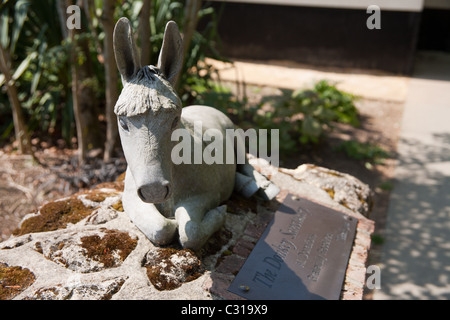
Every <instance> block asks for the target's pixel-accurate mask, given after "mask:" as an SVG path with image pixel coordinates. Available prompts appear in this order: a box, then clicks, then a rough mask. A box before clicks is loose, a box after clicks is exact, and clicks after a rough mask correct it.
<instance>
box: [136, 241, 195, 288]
mask: <svg viewBox="0 0 450 320" xmlns="http://www.w3.org/2000/svg"><path fill="white" fill-rule="evenodd" d="M144 266H145V267H146V268H147V277H148V279H149V280H150V282H151V283H152V284H153V286H155V288H156V289H158V290H160V291H162V290H173V289H176V288H178V287H180V286H181V285H182V284H183V283H185V282H190V281H193V280H195V279H197V278H198V277H200V276H201V275H202V273H203V271H204V269H203V267H202V263H201V261H200V260H199V259H198V258H197V257H196V256H195V254H194V253H193V252H192V251H191V250H188V249H183V250H177V249H174V248H160V249H157V250H155V251H150V252H148V253H147V255H146V258H145V261H144Z"/></svg>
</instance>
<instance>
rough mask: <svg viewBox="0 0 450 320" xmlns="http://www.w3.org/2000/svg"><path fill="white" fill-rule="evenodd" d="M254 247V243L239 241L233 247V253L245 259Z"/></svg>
mask: <svg viewBox="0 0 450 320" xmlns="http://www.w3.org/2000/svg"><path fill="white" fill-rule="evenodd" d="M254 247H255V243H254V242H252V241H249V240H245V239H240V240H239V241H238V242H237V243H236V245H235V246H234V248H233V253H235V254H237V255H238V256H241V257H243V258H247V257H248V255H249V254H250V252H252V250H253V248H254Z"/></svg>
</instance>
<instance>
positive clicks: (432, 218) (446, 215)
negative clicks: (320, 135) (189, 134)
mask: <svg viewBox="0 0 450 320" xmlns="http://www.w3.org/2000/svg"><path fill="white" fill-rule="evenodd" d="M213 62H214V65H215V66H216V67H217V68H218V69H220V77H221V79H222V80H226V81H239V82H246V83H249V84H255V85H262V86H264V85H267V86H274V84H276V86H277V87H281V88H287V89H298V88H301V87H302V86H309V87H310V86H311V84H312V83H313V82H315V81H317V80H321V79H329V80H333V81H337V82H339V83H338V87H339V88H340V89H342V90H345V91H348V92H351V93H353V94H356V95H361V96H363V97H365V98H372V99H377V100H392V101H396V102H405V106H404V115H403V123H402V131H401V134H400V137H399V143H398V163H397V168H396V172H395V177H396V183H395V188H394V190H393V191H392V194H391V201H390V207H389V211H388V217H387V225H386V230H385V234H384V238H385V244H384V246H383V255H382V264H381V265H380V267H381V289H379V290H375V292H374V299H450V55H442V54H434V55H433V54H431V55H430V54H427V55H423V54H420V55H419V59H418V60H417V65H416V70H415V73H414V76H413V77H412V78H408V77H397V76H388V75H383V74H380V75H367V74H358V73H337V72H331V71H321V70H312V69H307V68H304V67H302V66H299V67H298V68H297V67H296V66H292V65H283V64H282V63H274V64H272V65H271V64H258V63H252V62H242V61H236V62H235V63H234V66H231V65H229V64H224V63H221V62H217V61H213Z"/></svg>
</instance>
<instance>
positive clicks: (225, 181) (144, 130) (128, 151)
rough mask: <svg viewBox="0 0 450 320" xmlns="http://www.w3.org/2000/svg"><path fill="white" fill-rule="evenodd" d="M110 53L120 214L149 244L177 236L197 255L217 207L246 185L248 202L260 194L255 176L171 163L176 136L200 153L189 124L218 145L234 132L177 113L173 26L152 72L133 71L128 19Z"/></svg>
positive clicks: (222, 122) (221, 215)
mask: <svg viewBox="0 0 450 320" xmlns="http://www.w3.org/2000/svg"><path fill="white" fill-rule="evenodd" d="M114 52H115V57H116V61H117V67H118V69H119V72H120V74H121V76H122V83H123V86H124V87H123V90H122V92H121V94H120V96H119V98H118V100H117V103H116V106H115V108H114V112H115V113H116V115H117V117H118V123H119V134H120V139H121V143H122V148H123V151H124V154H125V158H126V161H127V164H128V167H127V172H126V177H125V189H124V193H123V198H122V202H123V207H124V210H125V212H126V213H127V214H128V215H129V217H130V219H131V220H132V221H133V223H134V224H135V225H136V226H137V227H138V228H139V229H140V230H141V231H142V232H143V233H144V234H145V235H146V236H147V238H148V239H150V240H151V241H152V242H154V243H156V244H158V245H164V244H168V243H170V242H172V241H173V239H174V237H175V236H176V235H177V231H178V235H179V241H180V243H181V245H182V246H183V247H184V248H189V249H193V250H197V249H199V248H200V247H201V246H202V245H203V244H204V243H205V242H206V240H207V239H208V238H209V237H210V236H211V235H212V234H213V233H214V232H215V231H217V230H218V229H219V228H220V227H221V226H222V224H223V222H224V219H225V214H226V206H225V205H220V204H221V203H223V202H224V201H226V200H227V199H228V198H229V197H230V195H231V193H232V192H233V189H234V187H235V183H236V184H237V185H240V186H242V185H246V188H247V191H248V190H249V189H251V190H252V191H251V192H249V193H250V194H251V193H253V192H254V191H255V190H254V189H258V188H259V186H257V185H256V182H255V179H254V177H252V174H254V173H255V174H257V173H256V171H252V168H251V167H250V168H248V167H247V172H248V173H250V174H247V176H250V177H246V176H244V175H242V174H239V173H236V164H235V163H233V164H215V163H214V164H210V165H207V164H204V163H203V164H183V163H182V164H179V165H175V164H174V163H173V162H172V160H171V150H172V148H173V146H174V143H175V142H173V141H172V139H171V135H172V132H173V131H174V130H175V129H177V128H185V129H186V130H189V132H190V133H191V136H190V138H191V143H192V145H194V144H198V143H200V144H202V148H204V143H203V141H199V140H198V139H196V138H195V137H194V134H193V123H194V122H196V121H201V123H202V130H203V131H205V130H207V129H209V128H215V129H218V130H220V131H221V132H222V133H223V135H222V136H223V137H225V130H226V129H233V128H234V125H233V123H232V122H231V120H230V119H229V118H228V117H227V116H225V115H224V114H223V113H221V112H220V111H218V110H216V109H214V108H211V107H206V106H190V107H185V108H182V105H181V101H180V99H179V98H178V96H177V94H176V93H175V91H174V89H173V85H174V83H175V81H176V79H177V76H178V73H179V72H180V69H181V64H182V52H183V50H182V39H181V36H180V33H179V30H178V27H177V25H176V23H175V22H173V21H171V22H169V23H167V25H166V29H165V33H164V40H163V44H162V48H161V52H160V55H159V60H158V65H157V67H154V66H141V65H140V64H139V61H140V59H139V56H138V51H137V48H136V46H135V43H134V40H133V33H132V29H131V25H130V22H129V21H128V19H126V18H121V19H120V20H119V21H118V22H117V24H116V26H115V29H114ZM245 166H249V165H248V164H246V165H245ZM236 176H237V177H238V178H237V179H236V178H235V177H236ZM249 182H250V183H249ZM265 182H267V180H266V181H265ZM265 182H264V181H263V183H265ZM260 184H261V183H260ZM255 185H256V187H255ZM246 188H242V189H243V190H245V189H246Z"/></svg>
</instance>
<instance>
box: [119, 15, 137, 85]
mask: <svg viewBox="0 0 450 320" xmlns="http://www.w3.org/2000/svg"><path fill="white" fill-rule="evenodd" d="M113 38H114V41H113V43H114V54H115V56H116V63H117V68H118V69H119V72H120V74H121V75H122V83H124V84H125V82H127V81H130V80H131V79H132V78H133V76H134V75H135V74H136V72H137V71H138V70H139V69H140V68H141V65H140V63H139V61H140V59H139V54H138V51H137V48H136V44H135V43H134V39H133V31H132V29H131V24H130V21H129V20H128V19H127V18H120V19H119V21H117V23H116V26H115V28H114V36H113Z"/></svg>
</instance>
